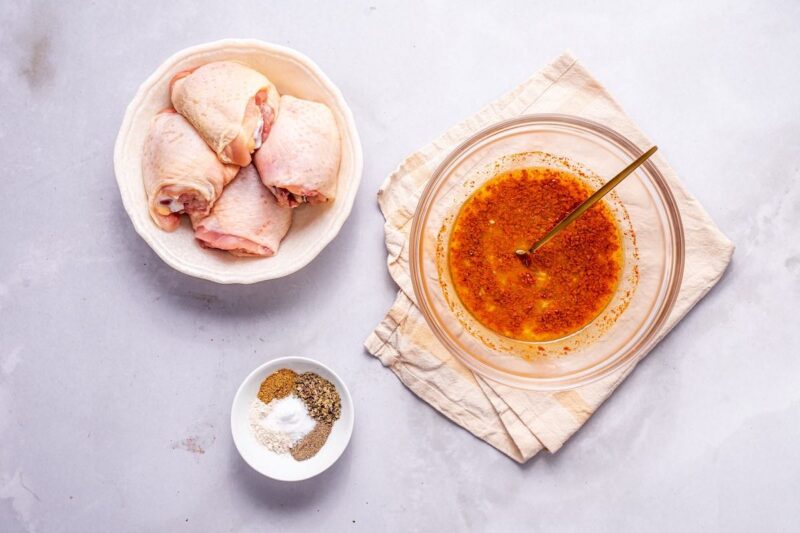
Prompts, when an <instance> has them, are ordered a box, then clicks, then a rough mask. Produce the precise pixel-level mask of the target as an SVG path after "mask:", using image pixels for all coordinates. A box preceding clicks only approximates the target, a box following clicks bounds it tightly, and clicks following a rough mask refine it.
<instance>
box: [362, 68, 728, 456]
mask: <svg viewBox="0 0 800 533" xmlns="http://www.w3.org/2000/svg"><path fill="white" fill-rule="evenodd" d="M530 113H564V114H570V115H578V116H581V117H584V118H587V119H591V120H595V121H597V122H600V123H602V124H604V125H606V126H608V127H610V128H612V129H614V130H616V131H618V132H620V133H621V134H623V135H624V136H626V137H627V138H628V139H630V140H632V141H633V142H634V143H635V144H636V145H637V146H641V147H644V146H650V145H651V144H652V143H651V142H650V141H649V140H648V139H647V137H645V135H644V134H643V133H642V132H641V131H640V130H639V129H638V128H637V127H636V125H635V124H634V123H633V122H632V121H631V120H630V118H628V116H627V115H626V114H625V113H624V112H623V110H622V108H621V107H620V106H619V104H617V103H616V102H615V101H614V100H613V99H612V98H611V96H610V95H609V94H608V92H607V91H606V90H605V88H604V87H603V86H602V85H600V83H599V82H598V81H597V80H595V79H594V78H593V77H592V75H591V74H590V73H589V72H588V71H587V70H586V69H585V68H584V67H583V66H581V64H580V63H579V62H578V60H577V59H575V58H574V57H573V56H572V55H571V54H569V53H565V54H563V55H562V56H560V57H559V58H557V59H556V60H555V61H554V62H553V63H551V64H550V65H549V66H547V67H545V68H544V69H543V70H541V71H540V72H538V73H537V74H534V75H533V76H532V77H531V78H529V79H528V80H527V81H525V82H524V83H522V84H521V85H519V86H518V87H517V88H515V89H514V90H512V91H511V92H509V93H507V94H506V95H504V96H502V97H501V98H499V99H498V100H496V101H494V102H492V103H491V104H489V105H488V106H486V107H485V108H483V109H481V110H480V111H479V112H478V113H476V114H475V115H473V116H472V117H470V118H468V119H467V120H465V121H464V122H462V123H460V124H458V125H456V126H454V127H453V128H451V129H450V130H449V131H447V132H446V133H445V134H444V135H442V136H441V137H439V138H438V139H436V140H435V141H434V142H433V143H431V144H429V145H428V146H425V147H424V148H422V149H420V150H418V151H417V152H415V153H413V154H412V155H410V156H409V157H408V158H406V160H405V161H403V163H402V164H401V165H400V167H399V168H398V169H397V170H396V171H395V172H393V173H392V174H391V175H390V176H389V177H388V178H387V180H386V181H385V182H384V184H383V186H381V189H380V190H379V191H378V202H379V204H380V207H381V211H382V212H383V215H384V217H385V218H386V225H385V231H386V248H387V250H388V253H389V257H388V265H389V271H390V273H391V275H392V277H393V278H394V280H395V281H396V282H397V284H398V285H399V286H400V291H399V292H398V294H397V299H396V300H395V302H394V305H393V306H392V308H391V309H390V310H389V313H388V314H387V315H386V318H384V320H383V322H381V323H380V324H379V325H378V327H377V328H376V329H375V331H373V332H372V334H371V335H370V336H369V338H368V339H367V340H366V342H365V346H366V348H367V350H368V351H369V352H370V353H371V354H373V355H374V356H375V357H377V358H379V359H380V360H381V362H382V363H383V364H384V365H385V366H387V367H389V368H391V369H392V370H393V371H394V373H395V374H396V375H397V376H398V377H399V378H400V380H401V381H402V382H403V383H404V384H405V385H406V386H407V387H408V388H410V389H411V390H412V391H414V393H416V394H417V395H418V396H419V397H420V398H422V399H423V400H425V401H426V402H428V403H429V404H431V405H432V406H433V407H434V408H436V409H437V410H439V411H440V412H441V413H442V414H444V415H445V416H446V417H448V418H449V419H451V420H452V421H453V422H455V423H456V424H458V425H460V426H462V427H463V428H465V429H467V430H468V431H470V432H472V433H473V434H474V435H475V436H477V437H479V438H481V439H483V440H485V441H486V442H488V443H489V444H491V445H492V446H494V447H496V448H497V449H499V450H500V451H502V452H503V453H505V454H507V455H508V456H510V457H512V458H513V459H515V460H516V461H519V462H524V461H526V460H528V459H530V458H531V457H533V456H534V455H535V454H536V453H537V452H539V451H540V450H541V449H542V448H546V449H547V450H548V451H550V452H555V451H556V450H558V449H559V448H560V447H561V445H563V444H564V442H566V440H567V439H569V438H570V436H572V434H573V433H575V431H577V430H578V429H579V428H580V427H581V426H582V425H583V424H584V423H585V422H586V420H588V418H589V417H590V416H591V415H592V413H594V412H595V410H597V408H598V407H599V406H600V404H602V403H603V401H605V399H606V398H608V396H609V395H610V394H611V393H612V392H613V391H614V389H616V387H617V385H618V384H619V383H620V382H621V381H622V380H623V379H625V377H626V376H627V375H628V374H629V373H630V372H631V370H633V368H634V367H635V366H636V363H637V362H638V361H635V362H633V363H631V364H630V365H628V366H627V367H625V368H622V369H620V370H618V371H616V372H615V373H614V374H612V375H610V376H608V377H607V378H604V379H603V380H601V381H597V382H595V383H592V384H590V385H586V386H583V387H580V388H578V389H575V390H571V391H565V392H555V393H540V392H530V391H525V390H520V389H515V388H512V387H509V386H506V385H502V384H500V383H497V382H494V381H491V380H489V379H486V378H482V377H480V376H478V375H475V374H473V373H472V372H471V371H470V370H468V369H467V368H466V367H465V366H464V365H462V364H461V363H460V362H459V361H458V360H456V359H455V358H454V357H453V356H452V355H450V353H449V352H448V351H447V350H446V349H445V348H444V347H443V346H442V345H441V344H440V343H439V341H438V340H437V339H436V337H435V336H434V334H433V332H432V331H431V330H430V328H429V327H428V325H427V324H426V322H425V319H424V318H423V316H422V314H421V313H420V311H419V309H417V307H416V305H415V303H414V298H415V297H414V291H413V288H412V286H411V279H410V271H409V265H408V237H409V231H410V229H411V218H412V216H413V214H414V210H415V209H416V206H417V202H418V200H419V195H420V194H421V192H422V189H423V187H424V186H425V183H426V182H427V181H428V179H429V178H430V176H431V174H432V173H433V171H434V170H435V169H436V167H437V166H438V165H439V163H440V162H441V160H442V159H443V158H444V157H445V156H446V155H447V154H448V153H449V152H450V151H451V150H452V149H453V148H455V146H456V145H458V144H459V143H461V142H462V141H464V140H465V139H466V138H467V137H469V136H471V135H472V134H474V133H476V132H477V131H478V130H480V129H483V128H485V127H486V126H489V125H491V124H493V123H495V122H498V121H501V120H505V119H509V118H513V117H516V116H519V115H523V114H530ZM653 161H654V163H655V164H656V165H657V166H658V168H659V170H660V171H661V173H662V174H663V175H664V177H665V178H666V179H667V181H668V182H669V185H670V187H671V188H672V192H673V194H674V195H675V199H676V200H677V202H678V205H679V207H680V211H681V217H682V220H683V224H684V230H685V233H686V264H685V271H684V275H683V281H682V285H681V290H680V294H679V297H678V300H677V302H676V304H675V307H674V309H673V311H672V313H671V314H670V316H669V319H668V320H667V323H666V325H665V326H664V328H663V329H662V330H661V331H660V332H659V339H660V338H663V336H664V335H666V334H667V333H668V332H669V330H670V329H672V327H673V326H674V325H675V324H676V323H677V322H678V321H679V320H680V319H681V318H683V316H684V315H686V313H687V312H688V311H689V310H690V309H691V308H692V307H693V306H694V305H695V304H696V303H697V302H698V301H699V300H700V299H701V298H702V297H703V296H704V295H705V294H706V293H707V292H708V290H709V289H710V288H711V287H712V286H713V285H714V284H715V283H716V282H717V281H718V280H719V278H720V276H721V275H722V273H723V272H724V271H725V268H726V267H727V265H728V263H729V262H730V258H731V255H732V254H733V244H732V243H731V242H730V241H729V240H728V239H727V238H726V237H725V236H724V235H723V234H722V233H721V232H720V231H719V229H718V228H717V227H716V225H715V224H714V222H713V221H712V220H711V218H710V217H709V216H708V214H707V213H706V212H705V210H704V209H703V207H702V206H701V205H700V204H699V203H698V201H697V200H696V199H695V198H694V197H692V196H691V195H690V194H689V192H688V191H687V190H686V189H685V188H684V186H683V185H682V184H681V182H680V181H679V180H678V177H677V175H676V174H675V172H674V171H673V170H672V168H670V166H669V165H668V164H667V162H666V161H665V160H664V159H663V158H662V157H661V156H660V152H659V153H656V154H655V156H654V157H653Z"/></svg>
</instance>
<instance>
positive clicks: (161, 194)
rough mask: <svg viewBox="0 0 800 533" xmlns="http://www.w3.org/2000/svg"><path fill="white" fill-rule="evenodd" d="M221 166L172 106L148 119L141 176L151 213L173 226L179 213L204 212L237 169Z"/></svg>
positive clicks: (160, 223) (159, 222) (160, 222)
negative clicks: (151, 119)
mask: <svg viewBox="0 0 800 533" xmlns="http://www.w3.org/2000/svg"><path fill="white" fill-rule="evenodd" d="M238 170H239V167H237V166H235V165H223V164H222V163H220V161H219V159H217V156H216V154H214V152H212V151H211V149H210V148H209V147H208V145H207V144H206V143H205V142H204V141H203V139H201V138H200V136H199V135H198V134H197V132H196V131H195V130H194V128H193V127H192V125H191V124H189V122H188V121H187V120H186V119H185V118H183V117H182V116H180V115H179V114H177V113H176V112H175V111H174V110H172V109H168V110H165V111H162V112H161V113H159V114H158V115H156V116H155V118H153V122H152V123H151V124H150V130H149V131H148V132H147V138H146V139H145V141H144V151H143V153H142V177H143V179H144V188H145V192H147V200H148V206H149V209H150V216H151V217H153V221H154V222H155V223H156V225H158V227H160V228H161V229H163V230H166V231H174V230H175V228H177V227H178V224H180V214H181V213H188V214H194V215H196V216H197V215H199V216H205V215H207V214H208V213H209V212H210V211H211V207H212V206H213V205H214V202H215V201H216V200H217V198H218V197H219V195H220V194H221V193H222V188H223V187H224V186H225V184H227V183H228V182H229V181H230V180H231V179H233V177H234V176H235V175H236V172H238Z"/></svg>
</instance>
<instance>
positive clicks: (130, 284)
mask: <svg viewBox="0 0 800 533" xmlns="http://www.w3.org/2000/svg"><path fill="white" fill-rule="evenodd" d="M532 4H533V3H530V2H518V3H514V2H507V3H502V2H499V3H497V2H492V3H488V2H477V1H475V2H473V1H468V2H429V3H417V2H403V3H396V4H395V3H382V2H347V3H344V2H342V3H335V2H325V3H319V4H317V3H314V2H291V3H278V2H265V1H252V2H206V1H203V2H198V1H189V0H181V1H175V2H166V3H165V2H157V1H152V0H144V1H141V2H127V3H117V2H77V1H64V2H44V1H42V2H27V1H23V2H4V3H2V4H0V27H2V30H0V82H2V98H0V150H1V152H0V153H1V154H2V168H3V172H2V174H3V177H2V183H3V185H2V196H0V228H2V235H3V243H2V247H0V341H2V342H0V530H1V531H2V532H4V533H14V532H18V531H31V532H33V531H46V532H94V531H109V530H117V531H134V532H138V531H183V530H186V531H255V530H258V531H265V530H271V531H288V530H298V531H299V530H304V531H311V530H320V531H349V530H351V529H352V530H363V531H375V530H378V529H379V528H381V527H382V528H383V529H388V530H397V531H428V530H433V531H435V530H445V529H446V530H453V529H459V530H461V529H471V530H476V531H481V530H498V531H509V530H519V529H522V528H523V527H525V528H526V529H528V530H531V529H536V527H535V526H539V527H541V528H545V529H550V530H552V529H554V528H555V527H558V528H559V529H561V530H564V531H577V530H586V529H592V530H595V531H598V530H606V531H619V530H663V531H674V530H725V531H733V530H742V531H745V530H786V531H789V530H795V531H796V530H797V529H798V527H800V506H798V505H797V494H798V493H799V492H800V446H798V445H797V443H798V441H799V440H800V386H799V384H800V356H798V355H799V354H800V328H798V320H797V309H798V304H800V238H799V237H800V230H798V227H800V151H798V146H800V98H799V97H798V92H797V91H798V86H800V70H798V68H797V65H798V63H799V62H800V32H798V31H797V27H798V24H800V4H798V3H797V2H794V1H778V2H770V3H757V2H738V3H737V5H736V6H729V5H728V3H727V2H722V1H719V0H714V1H709V2H694V1H692V2H658V1H650V0H646V1H644V2H642V1H640V2H636V3H628V5H627V6H625V5H623V3H614V4H613V5H606V4H607V3H598V2H569V1H566V2H549V3H547V4H539V5H538V6H534V5H532ZM223 37H256V38H261V39H264V40H268V41H272V42H275V43H279V44H283V45H288V46H291V47H295V48H297V49H298V50H300V51H302V52H304V53H306V54H308V55H309V56H311V57H312V58H313V59H315V60H316V61H317V62H318V63H319V64H320V66H321V67H322V68H323V69H324V70H325V71H326V72H327V74H328V75H329V76H330V77H331V78H332V79H333V80H334V82H335V83H337V84H338V85H339V87H340V88H341V89H342V92H343V93H344V95H345V97H346V98H347V100H348V101H349V103H350V105H351V107H352V109H353V112H354V114H355V117H356V122H357V123H358V127H359V129H360V132H361V138H362V142H363V145H364V153H365V172H364V179H363V182H362V186H361V189H360V191H359V194H358V197H357V198H356V203H355V206H354V209H353V213H352V215H351V217H350V219H349V220H348V222H347V224H346V225H345V226H344V228H343V229H342V232H341V233H340V235H339V237H338V238H337V239H336V240H335V241H334V242H333V243H331V245H329V246H328V247H327V248H326V249H325V251H324V252H323V253H322V254H321V255H320V256H319V257H318V258H317V260H316V261H314V263H312V264H311V265H310V266H309V267H307V268H305V269H304V270H302V271H301V272H299V273H297V274H295V275H293V276H290V277H288V278H285V279H283V280H278V281H273V282H267V283H261V284H258V285H254V286H220V285H214V284H212V283H207V282H204V281H200V280H195V279H191V278H188V277H186V276H184V275H182V274H180V273H178V272H175V271H173V270H171V269H170V268H169V267H167V266H166V265H165V264H163V263H162V262H161V261H160V260H159V259H158V258H157V257H156V256H155V255H154V254H153V253H152V252H151V251H150V249H149V248H148V247H147V246H146V245H145V243H144V242H143V241H142V240H141V239H140V238H139V237H138V236H137V235H136V234H135V232H134V231H133V227H132V225H131V224H130V222H129V220H128V218H127V216H126V215H125V213H124V211H123V210H122V206H121V202H120V198H119V194H118V192H117V189H116V183H115V181H114V174H113V168H112V146H113V143H114V138H115V136H116V133H117V128H118V127H119V124H120V121H121V119H122V114H123V112H124V109H125V106H126V105H127V103H128V101H129V100H130V99H131V98H132V96H133V94H134V92H135V90H136V88H137V86H138V85H139V83H140V82H141V81H142V80H143V79H144V78H145V77H146V76H148V75H149V74H150V73H151V72H152V71H153V70H154V69H155V68H156V67H157V66H158V65H159V64H160V63H161V61H163V60H164V59H165V58H166V57H167V56H169V55H170V54H172V53H173V52H175V51H177V50H179V49H181V48H184V47H186V46H189V45H193V44H197V43H201V42H205V41H210V40H215V39H218V38H223ZM565 48H570V49H571V50H572V51H573V52H574V53H575V54H576V55H577V56H578V57H579V58H580V59H581V60H582V61H583V62H584V64H585V65H586V66H587V67H588V68H589V69H590V70H591V71H592V72H593V73H594V74H595V75H596V76H597V77H598V78H599V79H600V80H602V81H603V82H604V83H605V84H606V85H607V86H608V88H609V89H610V90H611V92H612V93H613V94H614V95H615V97H616V98H617V99H618V100H619V101H620V102H621V103H622V105H623V106H624V107H625V108H626V110H627V111H628V112H629V114H630V115H631V116H632V117H633V118H634V120H636V121H637V122H638V124H639V125H640V127H641V128H642V130H643V131H644V132H645V133H646V134H647V135H649V136H650V137H651V138H653V139H654V140H656V141H657V142H658V144H659V146H660V147H661V151H662V152H663V154H664V155H665V156H666V157H667V158H668V159H669V161H670V162H671V164H672V165H673V166H674V167H675V169H676V170H677V171H678V173H679V174H680V175H681V176H682V178H683V180H684V182H685V183H686V185H687V186H688V188H689V189H690V190H691V191H692V192H693V193H694V194H695V195H696V196H697V197H698V198H699V200H700V201H701V202H702V203H703V204H704V205H705V207H706V208H707V210H708V211H709V212H710V214H711V215H712V217H714V219H715V220H716V221H717V223H718V224H719V226H720V227H721V229H722V230H723V231H724V232H725V233H726V234H727V235H728V236H729V237H730V238H731V239H732V240H733V241H734V242H735V243H736V244H737V251H736V254H735V255H734V260H733V263H732V264H731V266H730V268H729V270H728V272H727V273H726V275H725V277H724V278H723V279H722V281H721V282H720V283H719V285H718V286H717V287H716V288H715V289H714V290H713V291H712V292H711V293H710V294H709V295H708V297H707V298H705V299H704V300H703V301H702V302H701V303H700V304H699V305H698V306H697V307H696V308H695V309H694V310H693V311H692V312H691V313H690V315H689V316H688V317H687V318H686V319H685V320H684V321H683V322H682V323H681V324H680V325H679V326H678V327H677V328H676V329H675V330H674V331H673V332H672V333H671V334H670V335H669V336H668V337H667V339H666V340H665V341H664V342H662V343H661V344H660V346H658V347H657V348H656V349H655V350H653V352H652V353H651V354H650V356H649V357H648V358H647V359H646V360H645V361H644V362H643V363H642V364H641V365H640V366H639V368H638V369H637V370H636V372H634V373H633V375H631V377H630V378H628V380H627V381H626V382H625V384H624V385H623V386H621V387H620V388H619V390H617V392H616V393H615V394H614V395H613V397H612V398H611V399H610V400H609V401H608V402H607V404H606V405H604V406H603V407H602V408H601V409H600V411H599V412H598V413H597V414H596V415H595V416H594V417H593V418H592V419H591V421H590V422H589V423H588V424H587V425H586V426H585V427H584V428H583V429H582V430H581V431H580V432H579V433H578V434H577V435H576V436H575V437H574V438H573V439H572V440H571V441H570V442H569V443H568V444H567V445H566V446H565V447H564V448H563V449H562V450H561V451H560V452H559V453H558V454H556V455H547V454H541V455H540V456H538V457H537V458H535V459H534V460H532V461H531V462H529V463H528V464H526V465H524V466H520V465H517V464H515V463H514V462H513V461H511V460H509V459H508V458H506V457H505V456H503V455H501V454H500V453H499V452H497V451H496V450H494V449H492V448H491V447H490V446H488V445H486V444H484V443H482V442H480V441H479V440H477V439H475V438H473V437H472V436H471V435H469V434H468V433H466V432H465V431H463V430H461V429H460V428H458V427H456V426H454V425H453V424H451V423H450V422H448V421H447V420H445V419H444V418H443V417H441V416H440V415H438V414H437V413H436V412H435V411H433V410H432V409H431V408H430V407H428V406H427V405H426V404H424V403H422V402H420V401H419V400H418V399H417V398H416V397H415V396H414V395H413V394H411V393H410V392H409V391H407V390H406V389H405V388H404V387H403V386H402V385H401V384H400V382H399V381H398V380H397V379H396V378H395V377H394V375H393V374H392V373H391V372H389V371H388V370H386V369H384V368H382V367H381V366H380V364H379V363H378V361H377V360H375V359H373V358H371V357H369V356H368V355H367V354H366V353H365V352H364V350H363V348H362V342H363V340H364V338H365V337H366V336H367V334H368V333H369V332H370V330H371V328H372V327H373V326H375V325H376V324H377V323H378V322H379V320H380V319H381V318H382V316H383V313H384V311H385V310H386V309H387V308H388V307H389V305H390V304H391V302H392V300H393V296H394V293H395V287H394V286H393V284H392V283H391V280H390V279H389V276H388V274H387V272H386V268H385V255H384V248H383V240H382V231H383V229H382V222H383V220H382V218H381V215H380V213H379V211H378V208H377V205H376V201H375V192H376V190H377V188H378V186H379V184H380V183H381V182H382V181H383V179H384V177H385V176H386V175H387V174H388V173H389V172H390V171H391V170H393V169H394V168H395V166H396V165H397V164H398V163H399V162H400V160H401V159H402V158H403V156H404V155H405V154H407V153H408V152H410V151H412V150H413V149H415V148H417V147H418V146H420V145H422V144H424V143H426V142H427V141H429V140H430V139H432V138H434V137H435V136H436V135H438V134H439V133H441V132H442V131H444V130H445V129H446V128H447V127H448V126H450V125H452V124H453V123H454V122H456V121H458V120H459V119H461V118H463V117H465V116H467V115H468V114H470V113H471V112H473V111H474V110H475V109H477V108H478V107H479V106H480V105H482V104H484V103H485V102H487V101H489V100H491V99H493V98H494V97H496V96H497V95H498V94H500V93H501V92H503V91H505V90H506V89H508V88H510V87H512V86H513V85H515V84H516V83H518V82H519V81H521V80H522V79H524V78H525V77H527V76H528V75H529V74H531V73H532V72H534V71H536V70H537V69H539V68H540V67H542V66H543V65H544V64H546V63H547V62H548V61H550V60H551V59H552V58H553V57H555V56H556V55H557V54H558V53H560V52H561V51H562V50H564V49H565ZM284 354H297V355H307V356H311V357H315V358H318V359H320V360H322V361H324V362H325V363H327V364H329V365H331V366H332V367H333V368H334V369H335V370H336V371H337V372H338V373H339V374H340V375H341V376H342V377H343V378H344V379H345V380H346V381H347V382H348V384H349V386H350V388H351V391H352V393H353V397H354V401H355V405H356V410H357V421H356V428H355V432H354V435H353V440H352V443H351V446H350V448H349V449H348V450H347V452H346V453H345V454H344V456H343V457H342V458H341V460H340V461H339V462H338V463H337V464H336V465H335V466H334V467H333V468H332V469H331V470H329V471H328V472H326V473H325V474H323V475H322V476H320V477H319V478H317V479H315V480H313V481H309V482H304V483H298V484H288V485H287V484H281V483H277V482H272V481H269V480H267V479H264V478H261V477H260V476H259V475H258V474H256V473H255V472H253V471H251V470H250V468H248V467H247V465H245V464H244V462H243V461H242V460H241V459H240V458H239V456H238V455H237V453H236V451H235V449H234V447H233V444H232V442H231V437H230V432H229V417H228V415H229V408H230V403H231V399H232V396H233V393H234V391H235V390H236V388H237V386H238V385H239V383H240V381H241V380H242V378H243V377H244V376H245V375H246V374H247V373H248V372H249V371H250V370H251V369H252V368H254V367H255V366H257V365H258V364H260V363H262V362H263V361H265V360H267V359H270V358H272V357H275V356H278V355H284ZM112 526H114V527H112Z"/></svg>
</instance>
